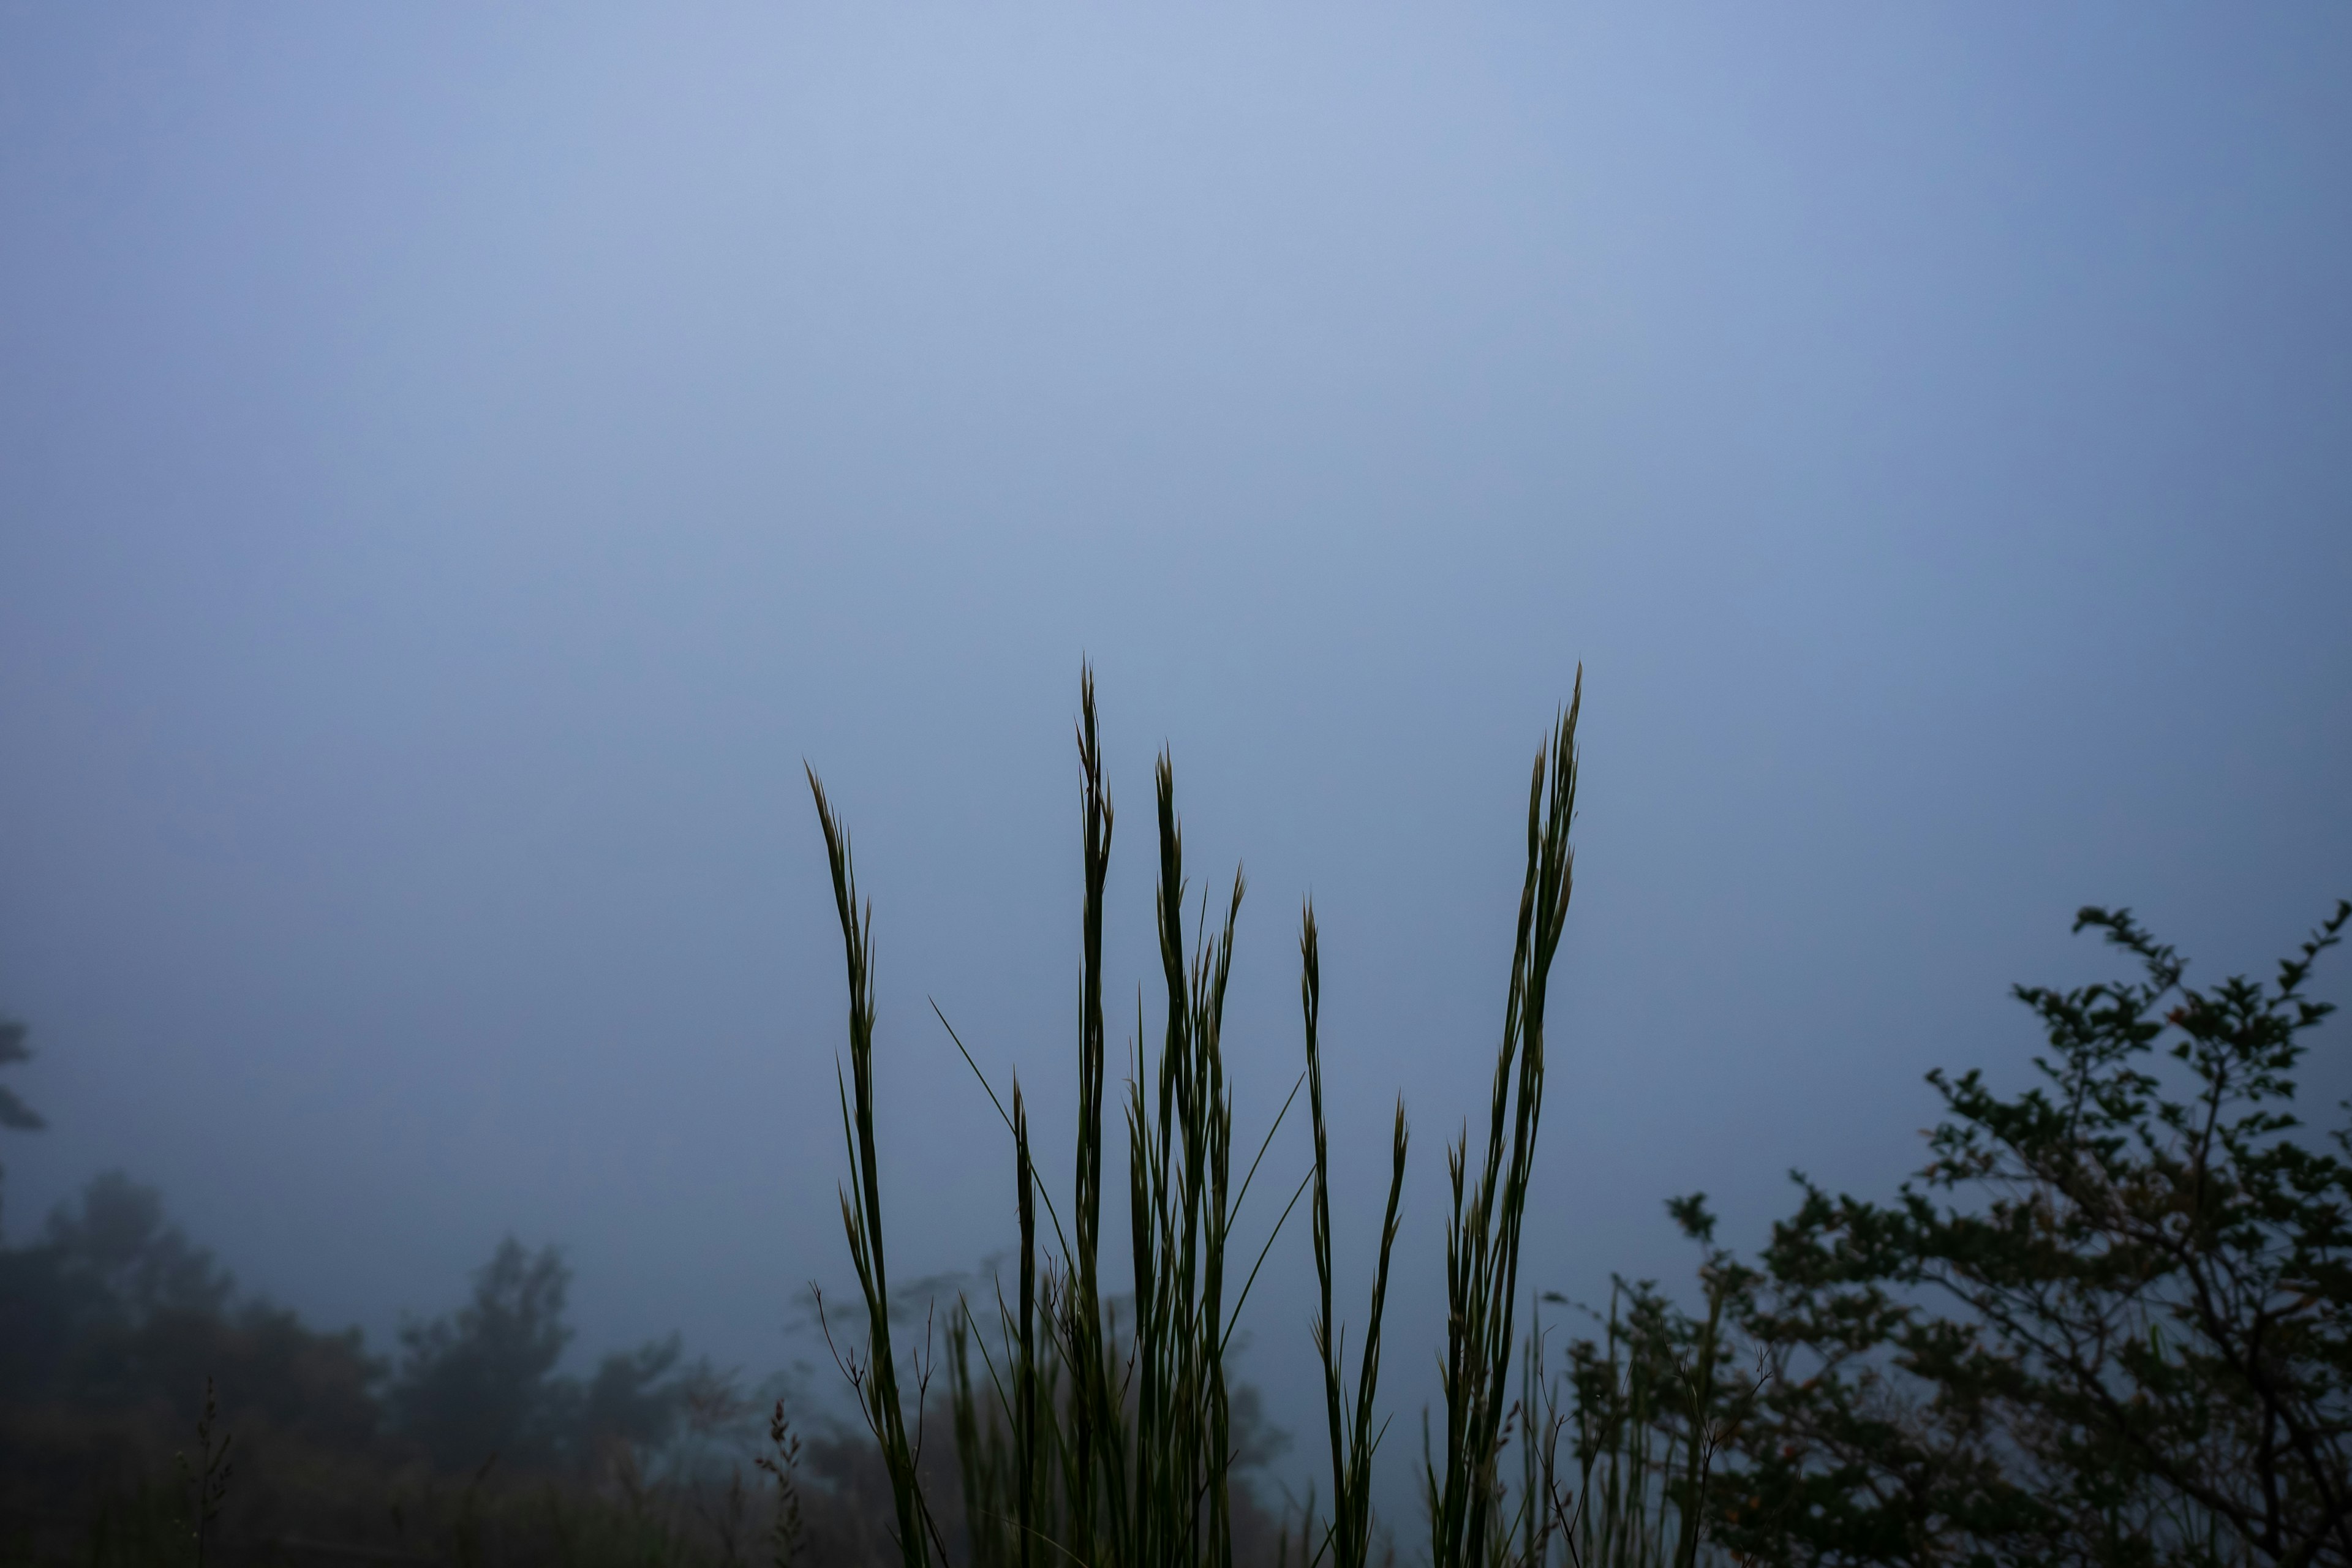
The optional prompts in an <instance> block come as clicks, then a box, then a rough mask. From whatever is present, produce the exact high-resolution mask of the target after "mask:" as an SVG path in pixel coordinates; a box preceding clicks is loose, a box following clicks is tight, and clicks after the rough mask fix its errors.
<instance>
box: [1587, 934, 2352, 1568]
mask: <svg viewBox="0 0 2352 1568" xmlns="http://www.w3.org/2000/svg"><path fill="white" fill-rule="evenodd" d="M2347 922H2352V904H2339V905H2338V906H2337V908H2336V912H2335V913H2334V915H2333V916H2332V917H2331V918H2330V919H2329V920H2328V921H2326V924H2325V925H2323V926H2322V927H2321V928H2320V929H2319V930H2318V931H2316V932H2315V933H2314V934H2313V936H2312V937H2311V939H2310V940H2309V941H2308V942H2305V943H2304V945H2303V946H2302V948H2301V949H2300V951H2299V952H2297V953H2295V954H2294V955H2293V956H2291V957H2289V958H2287V959H2285V960H2284V962H2282V963H2280V964H2279V966H2278V971H2277V973H2276V976H2275V978H2274V979H2273V980H2272V981H2271V982H2269V983H2268V984H2265V983H2263V982H2262V981H2260V980H2250V979H2246V978H2243V977H2235V976H2233V977H2231V978H2229V979H2226V980H2224V981H2222V982H2221V984H2218V985H2215V986H2212V987H2210V989H2199V988H2197V987H2194V986H2191V985H2189V984H2186V983H2185V980H2184V976H2185V973H2186V970H2187V967H2188V966H2187V963H2186V962H2185V961H2184V960H2182V959H2181V958H2180V957H2179V954H2178V953H2177V952H2174V950H2173V949H2172V948H2170V947H2168V946H2166V945H2164V944H2163V943H2160V942H2157V941H2156V940H2155V939H2154V938H2152V937H2151V936H2149V935H2148V934H2147V932H2146V931H2143V930H2142V929H2141V928H2140V927H2139V926H2138V925H2137V923H2136V922H2135V921H2133V920H2132V918H2131V916H2130V914H2129V913H2128V911H2116V912H2113V913H2110V912H2108V911H2106V910H2097V909H2086V910H2083V911H2082V912H2081V914H2080V915H2079V916H2078V917H2077V920H2076V928H2075V929H2077V930H2078V931H2079V930H2081V929H2083V928H2084V927H2086V926H2087V927H2091V928H2095V929H2096V930H2099V931H2103V932H2104V933H2105V936H2106V938H2107V940H2108V941H2109V942H2112V943H2114V944H2116V946H2118V947H2120V948H2122V949H2123V950H2125V951H2126V952H2128V953H2129V954H2131V955H2132V956H2133V957H2134V958H2135V959H2137V961H2138V965H2139V968H2140V971H2141V973H2140V976H2139V977H2138V978H2137V979H2128V980H2123V981H2117V982H2111V983H2108V984H2097V985H2091V986H2086V987H2083V988H2081V989H2077V990H2072V991H2057V990H2052V989H2048V988H2044V987H2040V986H2021V987H2019V988H2018V990H2017V993H2016V994H2017V996H2018V998H2019V999H2020V1000H2021V1001H2022V1002H2024V1003H2025V1004H2026V1005H2028V1006H2030V1007H2031V1008H2032V1010H2033V1011H2034V1013H2035V1014H2036V1015H2037V1016H2038V1017H2039V1019H2040V1021H2041V1023H2042V1027H2043V1030H2044V1032H2045V1034H2046V1036H2047V1037H2048V1040H2049V1043H2050V1051H2049V1054H2048V1055H2046V1056H2044V1057H2041V1058H2036V1062H2035V1065H2036V1066H2037V1068H2039V1069H2040V1071H2041V1074H2042V1082H2041V1083H2040V1084H2039V1085H2037V1086H2035V1087H2033V1088H2030V1089H2027V1090H2025V1091H2024V1092H2023V1093H2021V1094H2017V1095H2013V1096H2004V1095H2001V1094H1999V1093H1996V1092H1995V1091H1994V1090H1993V1089H1991V1088H1990V1086H1989V1085H1987V1083H1986V1082H1985V1081H1984V1079H1983V1078H1982V1077H1981V1076H1980V1075H1979V1073H1976V1072H1973V1071H1971V1072H1967V1073H1963V1074H1961V1075H1959V1076H1958V1077H1957V1078H1952V1077H1947V1076H1946V1075H1944V1074H1943V1073H1940V1072H1938V1073H1935V1074H1932V1075H1930V1079H1929V1081H1930V1082H1931V1083H1933V1084H1934V1085H1935V1087H1936V1089H1937V1092H1938V1093H1940V1094H1941V1095H1942V1096H1943V1100H1944V1105H1945V1110H1946V1113H1947V1120H1946V1121H1944V1122H1943V1123H1942V1124H1941V1125H1940V1126H1938V1127H1937V1129H1936V1130H1935V1131H1934V1132H1933V1133H1932V1134H1930V1137H1929V1149H1930V1155H1931V1157H1930V1159H1929V1162H1928V1163H1927V1165H1926V1166H1925V1167H1924V1168H1923V1169H1922V1170H1921V1171H1920V1172H1919V1173H1918V1174H1917V1175H1916V1177H1915V1178H1913V1180H1912V1181H1911V1182H1910V1183H1908V1184H1906V1185H1905V1186H1904V1188H1903V1189H1902V1191H1901V1192H1900V1194H1898V1196H1897V1197H1896V1199H1895V1201H1894V1202H1892V1203H1886V1204H1879V1203H1871V1202H1866V1201H1864V1200H1862V1199H1858V1198H1853V1197H1847V1196H1837V1197H1832V1196H1831V1195H1830V1194H1828V1193H1826V1192H1823V1191H1822V1190H1821V1189H1820V1188H1818V1187H1815V1186H1813V1185H1811V1184H1810V1183H1807V1184H1804V1185H1803V1201H1802V1203H1801V1205H1800V1207H1799V1208H1798V1210H1797V1212H1796V1213H1795V1214H1794V1215H1792V1216H1790V1218H1789V1219H1787V1220H1785V1221H1783V1222H1781V1223H1780V1224H1779V1225H1777V1226H1774V1227H1773V1231H1772V1239H1771V1242H1770V1244H1769V1246H1768V1247H1766V1248H1765V1249H1764V1251H1763V1253H1762V1254H1761V1256H1760V1257H1759V1258H1757V1259H1756V1260H1755V1261H1754V1262H1752V1263H1751V1262H1747V1261H1743V1260H1742V1259H1740V1258H1738V1257H1737V1256H1736V1255H1734V1254H1733V1253H1731V1252H1729V1251H1728V1250H1726V1249H1722V1248H1716V1247H1710V1249H1709V1252H1708V1256H1707V1262H1706V1268H1704V1269H1703V1270H1702V1278H1703V1279H1705V1281H1706V1285H1707V1293H1708V1297H1709V1300H1710V1305H1711V1309H1712V1310H1711V1311H1710V1313H1709V1315H1708V1317H1707V1318H1706V1320H1703V1321H1698V1320H1693V1319H1691V1318H1688V1317H1685V1316H1684V1315H1682V1314H1681V1313H1680V1312H1679V1311H1677V1310H1675V1309H1674V1308H1673V1307H1672V1306H1671V1305H1670V1304H1668V1303H1666V1302H1664V1300H1661V1299H1660V1298H1658V1297H1657V1296H1656V1294H1655V1293H1654V1292H1652V1291H1648V1290H1646V1289H1643V1288H1638V1287H1637V1288H1634V1292H1635V1296H1636V1300H1635V1301H1634V1303H1633V1311H1632V1312H1631V1313H1629V1314H1627V1315H1626V1321H1627V1322H1628V1323H1629V1324H1630V1325H1631V1328H1630V1331H1628V1333H1627V1335H1626V1337H1627V1338H1630V1339H1631V1340H1632V1342H1633V1351H1634V1355H1635V1361H1636V1363H1641V1362H1642V1359H1643V1357H1646V1358H1648V1361H1649V1362H1650V1363H1655V1364H1656V1365H1657V1366H1658V1367H1660V1368H1662V1369H1664V1370H1665V1372H1666V1373H1668V1375H1664V1376H1660V1377H1655V1378H1653V1379H1652V1380H1651V1381H1652V1382H1653V1383H1654V1384H1657V1385H1658V1386H1661V1387H1666V1386H1669V1385H1671V1386H1672V1388H1673V1390H1674V1392H1673V1393H1672V1394H1670V1395H1669V1396H1666V1397H1664V1398H1663V1399H1662V1400H1661V1401H1660V1403H1659V1404H1658V1405H1657V1406H1656V1407H1655V1409H1654V1414H1653V1416H1652V1419H1654V1420H1655V1421H1656V1422H1658V1423H1661V1424H1663V1425H1664V1426H1669V1427H1672V1428H1675V1429H1676V1431H1677V1433H1678V1435H1679V1436H1680V1438H1681V1440H1682V1442H1683V1443H1684V1445H1685V1451H1687V1445H1688V1443H1689V1441H1690V1440H1691V1438H1692V1437H1693V1436H1701V1437H1702V1438H1703V1439H1704V1440H1710V1441H1717V1440H1719V1441H1720V1442H1721V1443H1723V1444H1724V1445H1725V1450H1724V1451H1725V1458H1726V1461H1727V1462H1726V1463H1725V1464H1724V1466H1723V1467H1722V1473H1720V1474H1718V1475H1717V1477H1716V1479H1715V1481H1714V1483H1713V1485H1712V1486H1711V1487H1710V1488H1708V1489H1706V1495H1705V1496H1700V1495H1698V1488H1697V1486H1696V1482H1697V1481H1698V1480H1699V1479H1701V1478H1700V1477H1699V1476H1698V1475H1697V1473H1696V1471H1694V1472H1693V1475H1692V1481H1693V1483H1694V1484H1692V1485H1690V1486H1689V1487H1687V1488H1686V1489H1685V1497H1684V1502H1685V1506H1690V1505H1694V1504H1695V1505H1696V1506H1697V1507H1699V1508H1701V1509H1703V1510H1705V1511H1706V1513H1708V1514H1709V1515H1711V1516H1712V1523H1713V1526H1714V1529H1713V1533H1714V1534H1715V1535H1716V1537H1717V1540H1719V1541H1720V1542H1722V1543H1723V1544H1724V1545H1725V1546H1727V1547H1728V1548H1729V1549H1730V1550H1731V1551H1732V1552H1735V1553H1737V1554H1739V1555H1740V1556H1742V1557H1743V1558H1745V1559H1747V1560H1749V1561H1753V1562H1757V1563H1765V1564H1785V1565H1792V1568H1817V1565H1826V1564H1832V1563H1836V1564H1847V1563H1919V1564H1927V1563H1986V1564H1993V1563H2004V1564H2007V1563H2014V1564H2021V1565H2023V1564H2032V1565H2039V1564H2045V1563H2047V1564H2057V1563H2115V1564H2125V1565H2130V1568H2141V1565H2146V1564H2180V1565H2182V1568H2209V1565H2218V1564H2221V1563H2230V1564H2254V1563H2263V1564H2275V1565H2278V1568H2307V1565H2310V1564H2336V1565H2339V1568H2341V1565H2344V1564H2352V1161H2347V1158H2346V1157H2345V1156H2346V1155H2347V1154H2352V1127H2340V1128H2338V1129H2337V1130H2336V1131H2333V1132H2331V1133H2330V1134H2328V1136H2327V1138H2326V1141H2325V1142H2324V1143H2323V1142H2321V1141H2318V1140H2314V1139H2311V1138H2309V1137H2307V1136H2305V1135H2304V1134H2303V1133H2302V1132H2301V1131H2300V1124H2299V1123H2298V1122H2297V1121H2296V1119H2295V1118H2294V1116H2293V1115H2292V1114H2291V1113H2290V1110H2289V1107H2290V1104H2291V1102H2292V1100H2293V1098H2294V1089H2295V1084H2294V1076H2293V1075H2294V1071H2295V1068H2296V1064H2297V1062H2298V1061H2299V1060H2300V1058H2301V1057H2302V1055H2303V1052H2304V1049H2305V1045H2304V1040H2303V1037H2304V1036H2305V1033H2306V1032H2307V1031H2309V1030H2310V1029H2311V1028H2312V1027H2313V1026H2315V1025H2317V1024H2318V1023H2319V1022H2320V1021H2321V1020H2322V1019H2323V1018H2325V1017H2326V1016H2327V1014H2328V1013H2329V1012H2330V1011H2331V1008H2330V1006H2329V1005H2328V1004H2326V1003H2324V1002H2319V1001H2315V1000H2313V999H2312V998H2311V997H2310V995H2309V994H2307V992H2306V990H2305V986H2306V984H2307V982H2308V981H2309V978H2310V975H2311V972H2312V968H2313V965H2314V963H2315V962H2316V960H2317V959H2318V958H2319V957H2320V955H2321V954H2322V953H2323V952H2325V951H2326V949H2328V948H2330V947H2332V946H2334V945H2336V942H2337V940H2338V938H2339V936H2340V935H2341V933H2342V931H2343V930H2344V927H2345V926H2346V924H2347ZM2331 1145H2332V1147H2331ZM1800 1179H1801V1178H1800ZM1675 1217H1676V1218H1677V1219H1678V1220H1679V1221H1680V1222H1681V1223H1682V1224H1683V1225H1684V1226H1685V1229H1686V1230H1688V1231H1689V1232H1690V1233H1691V1234H1693V1235H1694V1236H1695V1237H1698V1238H1699V1239H1701V1240H1706V1239H1707V1237H1708V1235H1709V1232H1710V1229H1711V1226H1712V1223H1713V1222H1712V1220H1711V1219H1710V1218H1709V1217H1708V1216H1707V1215H1706V1212H1705V1210H1704V1209H1703V1208H1702V1207H1701V1206H1700V1205H1699V1204H1698V1203H1697V1202H1696V1200H1695V1199H1689V1200H1682V1201H1680V1202H1679V1203H1678V1204H1677V1205H1675ZM1581 1350H1582V1352H1583V1353H1582V1355H1581V1357H1580V1371H1582V1372H1583V1373H1587V1374H1590V1373H1593V1372H1594V1371H1595V1369H1596V1367H1597V1366H1598V1364H1599V1363H1596V1362H1595V1360H1594V1358H1593V1354H1592V1349H1591V1346H1589V1345H1588V1346H1585V1347H1581ZM1605 1370H1607V1372H1608V1373H1609V1375H1607V1376H1605V1377H1601V1378H1599V1379H1591V1378H1590V1377H1589V1375H1588V1378H1587V1380H1586V1381H1589V1382H1591V1383H1592V1384H1593V1387H1594V1389H1597V1390H1598V1392H1599V1394H1600V1395H1601V1397H1600V1398H1598V1399H1596V1398H1595V1397H1593V1394H1592V1391H1591V1390H1587V1389H1586V1388H1585V1387H1584V1385H1583V1384H1582V1383H1580V1392H1581V1393H1585V1394H1586V1397H1585V1398H1584V1400H1583V1402H1582V1403H1583V1405H1584V1407H1585V1408H1584V1414H1585V1415H1586V1417H1587V1419H1586V1421H1585V1422H1584V1426H1585V1428H1586V1429H1587V1430H1588V1431H1591V1432H1596V1433H1603V1434H1605V1433H1606V1432H1608V1431H1609V1430H1611V1429H1612V1426H1611V1423H1612V1422H1616V1421H1622V1418H1623V1416H1624V1415H1625V1414H1626V1413H1625V1412H1624V1411H1623V1410H1622V1409H1612V1408H1611V1407H1610V1405H1609V1400H1608V1398H1607V1394H1608V1390H1609V1388H1610V1387H1612V1386H1621V1385H1622V1384H1621V1382H1620V1380H1619V1379H1618V1378H1617V1377H1616V1375H1615V1373H1614V1369H1613V1367H1612V1368H1608V1369H1605ZM1757 1371H1760V1372H1761V1373H1763V1374H1764V1376H1763V1378H1762V1381H1761V1384H1760V1386H1759V1385H1758V1384H1756V1383H1755V1382H1754V1381H1753V1379H1752V1373H1754V1372H1757ZM1749 1390H1753V1393H1752V1394H1750V1393H1749V1392H1748V1391H1749ZM1728 1405H1739V1406H1740V1408H1739V1409H1738V1411H1737V1412H1736V1419H1733V1420H1730V1421H1721V1420H1717V1419H1716V1417H1717V1416H1719V1415H1721V1414H1722V1413H1723V1412H1724V1411H1725V1410H1726V1409H1727V1406H1728ZM1595 1416H1597V1417H1599V1419H1597V1420H1596V1419H1594V1417H1595ZM1710 1423H1712V1425H1710ZM1710 1435H1711V1436H1710ZM1586 1446H1587V1447H1591V1446H1592V1445H1591V1443H1590V1442H1588V1443H1587V1445H1586Z"/></svg>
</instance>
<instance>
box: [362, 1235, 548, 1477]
mask: <svg viewBox="0 0 2352 1568" xmlns="http://www.w3.org/2000/svg"><path fill="white" fill-rule="evenodd" d="M571 1289H572V1270H571V1269H570V1268H568V1267H566V1265H565V1264H564V1261H563V1258H562V1254H560V1253H558V1252H557V1251H556V1249H555V1248H553V1247H544V1248H542V1249H541V1250H540V1251H539V1252H537V1253H533V1252H531V1251H530V1250H529V1249H528V1248H526V1247H524V1246H523V1244H522V1243H521V1242H520V1241H518V1240H516V1239H515V1238H514V1237H511V1236H510V1237H507V1238H506V1239H505V1240H503V1241H501V1242H499V1247H498V1250H497V1252H495V1253H493V1254H492V1255H491V1257H490V1260H489V1262H488V1263H486V1264H484V1265H483V1266H482V1268H480V1269H479V1270H478V1271H477V1272H476V1273H475V1275H474V1299H473V1300H471V1301H470V1302H468V1303H467V1305H466V1306H464V1307H462V1308H460V1309H459V1310H457V1312H455V1313H454V1314H451V1315H449V1316H447V1317H442V1318H436V1319H434V1320H433V1321H430V1322H409V1323H405V1324H403V1325H402V1327H401V1331H400V1344H401V1363H400V1368H399V1371H398V1373H396V1375H395V1377H394V1383H393V1386H392V1406H393V1414H394V1421H395V1423H396V1424H397V1425H398V1426H399V1427H400V1429H401V1430H402V1431H403V1432H405V1433H406V1434H407V1435H408V1436H411V1437H414V1438H415V1440H416V1441H418V1442H419V1443H421V1444H423V1445H424V1446H425V1451H426V1452H427V1453H429V1454H431V1455H432V1456H433V1458H434V1460H435V1462H436V1464H439V1465H441V1466H443V1467H444V1468H450V1469H460V1468H473V1467H476V1466H478V1465H481V1464H483V1463H484V1462H486V1461H487V1460H488V1459H489V1458H491V1457H492V1456H494V1455H496V1456H499V1457H501V1458H504V1460H505V1461H506V1462H507V1463H508V1464H509V1465H517V1464H530V1463H537V1462H541V1461H543V1460H545V1459H547V1458H551V1456H552V1455H553V1453H554V1451H555V1449H556V1447H558V1442H559V1438H560V1436H561V1429H562V1426H563V1424H564V1423H563V1422H562V1416H563V1415H566V1414H569V1412H564V1411H562V1410H560V1409H558V1408H556V1406H559V1405H561V1404H562V1391H561V1389H560V1388H559V1387H558V1386H557V1384H556V1379H555V1366H556V1363H558V1362H559V1361H561V1360H562V1357H563V1351H564V1347H565V1346H566V1345H567V1344H569V1343H570V1342H571V1340H572V1329H571V1326H570V1325H569V1324H567V1323H566V1322H565V1321H563V1308H564V1299H565V1297H566V1296H567V1295H568V1294H569V1293H570V1291H571Z"/></svg>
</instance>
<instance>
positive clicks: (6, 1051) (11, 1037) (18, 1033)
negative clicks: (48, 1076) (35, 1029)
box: [0, 1018, 48, 1178]
mask: <svg viewBox="0 0 2352 1568" xmlns="http://www.w3.org/2000/svg"><path fill="white" fill-rule="evenodd" d="M32 1059H33V1051H32V1047H29V1046H27V1045H26V1044H25V1026H24V1025H22V1024H20V1023H17V1022H16V1020H15V1019H13V1018H0V1068H5V1067H15V1066H16V1064H17V1063H19V1062H28V1061H31V1060H32ZM47 1125H48V1124H47V1122H45V1121H42V1120H41V1117H40V1113H39V1112H38V1111H36V1110H34V1109H33V1108H32V1107H31V1106H29V1105H27V1104H26V1103H25V1101H24V1100H23V1098H22V1097H21V1096H19V1095H18V1094H17V1093H16V1090H15V1089H10V1088H9V1087H8V1086H7V1085H6V1084H5V1083H0V1127H6V1128H9V1129H11V1130H13V1131H18V1132H37V1131H40V1130H41V1129H42V1128H43V1127H46V1126H47ZM6 1174H7V1167H6V1166H5V1165H0V1178H5V1176H6Z"/></svg>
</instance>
